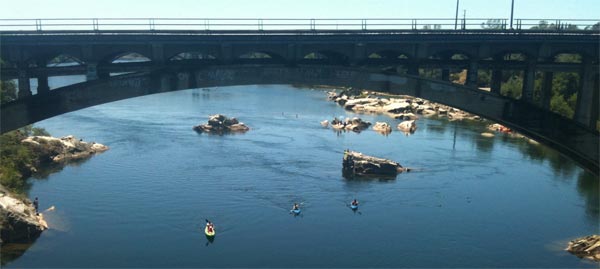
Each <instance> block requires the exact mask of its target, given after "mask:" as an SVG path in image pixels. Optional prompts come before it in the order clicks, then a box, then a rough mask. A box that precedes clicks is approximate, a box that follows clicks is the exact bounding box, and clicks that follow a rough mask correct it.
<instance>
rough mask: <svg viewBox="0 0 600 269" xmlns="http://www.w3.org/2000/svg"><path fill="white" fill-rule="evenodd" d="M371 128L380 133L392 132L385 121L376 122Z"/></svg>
mask: <svg viewBox="0 0 600 269" xmlns="http://www.w3.org/2000/svg"><path fill="white" fill-rule="evenodd" d="M373 130H375V131H376V132H379V133H381V134H389V133H391V132H392V127H391V126H390V125H389V124H388V123H387V122H376V123H375V125H373Z"/></svg>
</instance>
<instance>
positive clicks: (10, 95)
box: [0, 81, 17, 104]
mask: <svg viewBox="0 0 600 269" xmlns="http://www.w3.org/2000/svg"><path fill="white" fill-rule="evenodd" d="M16 99H17V85H16V84H15V83H14V82H13V81H0V104H4V103H7V102H10V101H13V100H16Z"/></svg>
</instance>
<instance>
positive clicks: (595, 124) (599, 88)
mask: <svg viewBox="0 0 600 269" xmlns="http://www.w3.org/2000/svg"><path fill="white" fill-rule="evenodd" d="M593 77H594V78H593V80H594V86H593V87H592V88H593V89H594V97H593V98H592V115H591V122H592V126H591V127H592V128H593V129H595V130H597V131H600V121H598V120H599V119H598V117H599V116H600V115H598V114H600V85H599V84H600V74H598V73H596V75H594V76H593Z"/></svg>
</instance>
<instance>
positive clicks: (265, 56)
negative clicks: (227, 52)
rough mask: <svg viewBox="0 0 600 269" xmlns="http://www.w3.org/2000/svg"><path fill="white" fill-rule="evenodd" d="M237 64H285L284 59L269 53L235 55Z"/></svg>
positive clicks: (257, 52) (250, 52)
mask: <svg viewBox="0 0 600 269" xmlns="http://www.w3.org/2000/svg"><path fill="white" fill-rule="evenodd" d="M234 61H235V62H237V63H285V58H284V57H283V56H281V55H279V54H276V53H273V52H269V51H249V52H246V53H242V54H239V55H237V57H236V58H235V60H234Z"/></svg>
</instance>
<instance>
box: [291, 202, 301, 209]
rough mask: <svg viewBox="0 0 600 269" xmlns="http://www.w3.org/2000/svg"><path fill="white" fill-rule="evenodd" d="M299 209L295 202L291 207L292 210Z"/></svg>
mask: <svg viewBox="0 0 600 269" xmlns="http://www.w3.org/2000/svg"><path fill="white" fill-rule="evenodd" d="M298 209H300V206H298V204H297V203H294V206H293V207H292V210H298Z"/></svg>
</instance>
